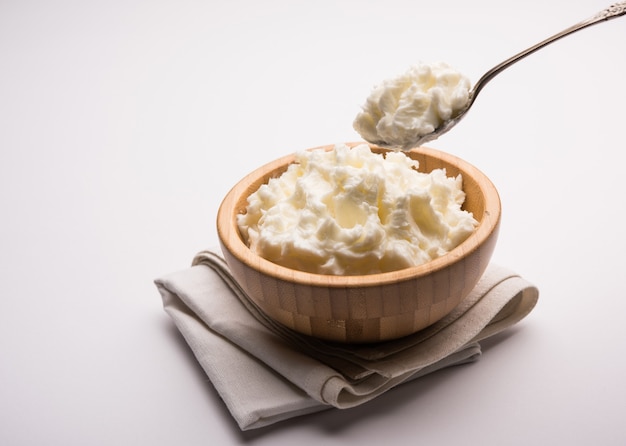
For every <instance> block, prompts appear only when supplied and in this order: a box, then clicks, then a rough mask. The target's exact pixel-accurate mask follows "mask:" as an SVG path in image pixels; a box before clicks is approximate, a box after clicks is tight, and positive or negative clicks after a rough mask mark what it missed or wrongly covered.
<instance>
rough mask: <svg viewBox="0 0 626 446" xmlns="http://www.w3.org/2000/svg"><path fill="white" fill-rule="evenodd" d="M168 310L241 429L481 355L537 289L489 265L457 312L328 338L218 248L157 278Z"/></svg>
mask: <svg viewBox="0 0 626 446" xmlns="http://www.w3.org/2000/svg"><path fill="white" fill-rule="evenodd" d="M155 284H156V286H157V288H158V290H159V292H160V294H161V297H162V299H163V306H164V309H165V311H166V312H167V313H168V314H169V315H170V317H171V318H172V319H173V321H174V323H175V325H176V327H177V328H178V330H179V331H180V332H181V333H182V335H183V336H184V338H185V340H186V341H187V343H188V344H189V346H190V348H191V350H192V351H193V353H194V355H195V356H196V359H197V360H198V362H199V363H200V364H201V366H202V368H203V369H204V371H205V373H206V374H207V376H208V377H209V379H210V380H211V382H212V383H213V385H214V387H215V388H216V390H217V392H218V393H219V395H220V397H221V398H222V400H223V401H224V403H225V404H226V406H227V407H228V409H229V411H230V412H231V414H232V416H233V417H234V418H235V420H236V421H237V423H238V425H239V427H240V429H242V430H248V429H254V428H259V427H263V426H267V425H270V424H273V423H276V422H278V421H281V420H285V419H288V418H292V417H295V416H299V415H304V414H308V413H312V412H317V411H320V410H324V409H329V408H332V407H335V408H339V409H345V408H350V407H354V406H357V405H359V404H363V403H365V402H367V401H369V400H371V399H373V398H376V397H377V396H379V395H380V394H382V393H384V392H385V391H387V390H389V389H391V388H393V387H395V386H397V385H399V384H401V383H403V382H406V381H408V380H412V379H416V378H419V377H420V376H424V375H426V374H428V373H432V372H434V371H436V370H440V369H442V368H445V367H449V366H452V365H459V364H464V363H468V362H472V361H475V360H477V359H478V358H479V357H480V355H481V349H480V344H479V342H480V341H481V340H483V339H485V338H487V337H489V336H493V335H494V334H496V333H498V332H500V331H502V330H504V329H505V328H507V327H509V326H511V325H513V324H515V323H517V322H518V321H520V320H521V319H523V318H524V317H525V316H526V315H528V313H530V311H531V310H532V309H533V308H534V306H535V304H536V303H537V299H538V297H539V292H538V290H537V288H536V287H535V286H534V285H532V284H531V283H529V282H528V281H526V280H525V279H523V278H522V277H520V276H519V275H517V274H515V273H514V272H512V271H510V270H508V269H506V268H503V267H500V266H498V265H494V264H490V265H489V266H488V268H487V270H486V272H485V274H484V275H483V277H482V278H481V279H480V281H479V282H478V284H477V285H476V287H475V288H474V290H473V291H472V292H471V293H470V295H469V296H467V297H466V298H465V299H464V300H463V301H462V302H461V303H460V304H459V305H458V306H457V307H456V308H455V309H454V310H453V311H452V312H451V313H450V314H449V315H447V316H446V317H445V318H443V319H442V320H440V321H439V322H437V323H435V324H433V325H431V326H429V327H427V328H425V329H423V330H421V331H419V332H418V333H415V334H413V335H410V336H406V337H404V338H401V339H398V340H392V341H386V342H381V343H376V344H367V345H353V344H339V343H332V342H326V341H322V340H318V339H314V338H311V337H308V336H304V335H301V334H299V333H296V332H294V331H292V330H290V329H288V328H286V327H284V326H282V325H280V324H277V323H275V322H274V321H273V320H271V319H269V318H267V317H266V316H265V315H264V313H262V312H261V311H260V310H259V309H258V308H257V307H256V305H255V304H254V303H253V302H252V301H251V300H250V299H249V298H248V296H247V295H246V294H245V292H244V291H243V290H242V289H241V287H240V286H239V285H238V284H237V282H236V281H235V279H234V278H233V277H232V275H231V274H230V271H229V269H228V266H227V265H226V262H225V261H224V260H223V258H222V257H221V256H220V255H219V254H218V253H217V252H215V251H210V250H209V251H202V252H200V253H198V254H197V255H196V257H195V258H194V260H193V262H192V266H191V267H190V268H188V269H185V270H182V271H178V272H175V273H172V274H168V275H165V276H163V277H161V278H158V279H156V280H155Z"/></svg>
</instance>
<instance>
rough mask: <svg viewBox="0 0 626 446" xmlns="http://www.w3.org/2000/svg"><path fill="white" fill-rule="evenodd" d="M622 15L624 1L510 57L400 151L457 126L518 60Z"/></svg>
mask: <svg viewBox="0 0 626 446" xmlns="http://www.w3.org/2000/svg"><path fill="white" fill-rule="evenodd" d="M624 14H626V1H623V2H618V3H615V4H613V5H611V6H609V7H608V8H606V9H604V10H602V11H601V12H599V13H597V14H596V15H594V16H593V17H590V18H588V19H586V20H583V21H582V22H579V23H577V24H575V25H572V26H570V27H569V28H567V29H564V30H563V31H561V32H560V33H557V34H555V35H553V36H552V37H548V38H547V39H545V40H543V41H541V42H539V43H537V44H536V45H534V46H531V47H530V48H528V49H526V50H524V51H522V52H520V53H518V54H516V55H515V56H512V57H510V58H508V59H507V60H505V61H503V62H501V63H499V64H498V65H496V66H495V67H493V68H492V69H491V70H489V71H487V72H486V73H485V74H484V75H483V77H481V78H480V79H479V80H478V82H476V84H475V85H474V87H473V88H472V90H471V91H470V94H469V100H468V102H467V104H466V105H465V107H464V108H463V109H461V110H460V111H459V112H458V113H457V114H456V115H455V116H454V117H452V118H450V119H448V120H446V121H444V122H443V123H442V124H441V125H440V126H439V127H437V128H436V129H435V130H434V131H433V132H432V133H428V134H426V135H422V136H420V138H419V139H417V140H413V141H411V144H410V147H402V149H403V150H408V149H410V148H411V147H418V146H420V145H422V144H424V143H425V142H428V141H432V140H434V139H437V138H438V137H439V136H441V135H442V134H444V133H446V132H447V131H449V130H450V129H451V128H452V127H454V126H455V125H456V124H458V123H459V121H460V120H461V119H462V118H463V117H464V116H465V115H466V114H467V112H468V111H469V109H470V108H471V107H472V104H474V101H475V100H476V96H478V93H480V91H481V90H482V89H483V87H484V86H485V85H487V83H488V82H489V81H490V80H491V79H493V78H494V77H495V76H497V75H498V74H500V73H501V72H502V71H504V70H505V69H506V68H508V67H510V66H511V65H513V64H514V63H516V62H519V61H520V60H522V59H523V58H525V57H526V56H528V55H530V54H532V53H534V52H535V51H537V50H540V49H541V48H543V47H545V46H547V45H549V44H551V43H552V42H555V41H557V40H559V39H561V38H562V37H565V36H569V35H570V34H573V33H575V32H576V31H580V30H581V29H584V28H587V27H589V26H591V25H595V24H597V23H600V22H604V21H607V20H611V19H614V18H617V17H619V16H622V15H624ZM376 144H378V145H380V146H388V145H387V144H385V142H384V141H376ZM394 148H397V147H394Z"/></svg>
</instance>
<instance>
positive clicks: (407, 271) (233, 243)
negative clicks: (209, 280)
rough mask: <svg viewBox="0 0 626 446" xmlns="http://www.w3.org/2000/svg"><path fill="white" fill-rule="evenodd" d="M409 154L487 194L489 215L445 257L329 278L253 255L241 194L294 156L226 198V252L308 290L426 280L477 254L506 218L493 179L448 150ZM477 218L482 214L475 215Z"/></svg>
mask: <svg viewBox="0 0 626 446" xmlns="http://www.w3.org/2000/svg"><path fill="white" fill-rule="evenodd" d="M340 144H345V145H347V146H349V147H354V146H357V145H361V144H368V145H369V146H370V148H372V149H375V150H379V151H383V152H385V151H388V149H385V148H382V147H379V146H376V145H375V144H369V143H366V142H363V141H360V142H347V143H340ZM335 145H336V144H329V145H323V146H318V147H313V148H310V149H307V150H316V149H325V150H331V149H332V148H333V147H334V146H335ZM410 152H416V153H420V154H423V155H425V156H429V157H434V158H439V159H441V160H443V161H444V162H446V163H448V164H453V165H457V166H458V167H459V169H460V170H462V171H464V172H467V173H469V174H470V175H471V176H472V178H474V179H475V180H476V181H477V182H478V183H479V184H481V190H482V192H483V194H484V212H483V215H482V216H481V218H480V220H479V224H478V227H477V228H476V229H475V230H474V232H472V234H470V236H469V237H468V238H467V239H465V240H464V241H463V242H462V243H461V244H459V245H458V246H457V247H456V248H454V249H452V250H450V251H449V252H447V253H446V254H444V255H442V256H440V257H438V258H436V259H433V260H431V261H428V262H426V263H423V264H420V265H416V266H411V267H408V268H403V269H400V270H395V271H388V272H384V273H374V274H364V275H346V276H342V275H329V274H316V273H311V272H307V271H300V270H295V269H291V268H288V267H285V266H282V265H279V264H276V263H273V262H271V261H269V260H267V259H265V258H263V257H261V256H260V255H258V254H256V253H254V252H253V251H252V250H251V249H250V248H249V247H248V246H247V245H246V243H245V242H244V241H243V238H242V236H241V234H240V232H239V228H238V226H237V218H236V216H237V213H238V212H237V210H236V209H235V205H236V203H237V202H238V200H239V197H240V196H241V195H242V194H246V195H250V194H251V193H253V192H254V190H253V189H252V186H253V185H254V183H256V182H257V181H258V179H259V178H260V177H263V176H267V175H268V174H269V173H270V172H273V171H275V170H276V169H278V168H281V167H282V166H285V165H287V164H290V163H292V162H293V161H294V160H295V153H291V154H289V155H286V156H283V157H280V158H278V159H275V160H274V161H271V162H269V163H267V164H264V165H263V166H261V167H259V168H257V169H255V170H253V171H252V172H250V173H249V174H248V175H246V176H245V177H244V178H242V179H241V180H240V181H239V182H237V183H236V184H235V185H234V186H233V187H232V188H231V189H230V191H229V192H228V193H227V194H226V195H225V197H224V199H223V200H222V203H221V204H220V207H219V209H218V212H217V232H218V238H219V240H220V243H221V244H222V248H223V249H224V248H225V249H226V250H228V253H229V254H230V255H232V256H234V257H235V259H237V260H238V261H239V262H241V263H243V264H244V265H246V266H248V267H250V268H252V269H254V270H256V271H258V272H259V273H262V274H265V275H267V276H270V277H273V278H275V279H279V280H282V281H285V282H290V283H297V284H302V285H306V286H318V287H335V288H354V287H370V286H381V285H386V284H392V283H398V282H402V281H405V280H410V279H416V278H419V277H423V276H426V275H429V274H432V273H433V272H436V271H439V270H441V269H443V268H446V267H447V266H449V265H450V264H452V263H455V262H457V261H459V260H462V259H464V258H466V257H467V256H469V255H470V254H472V253H473V252H474V251H476V250H477V249H478V248H479V247H480V246H481V245H482V243H483V242H485V241H486V240H487V239H488V238H489V237H491V235H492V234H493V232H494V231H496V230H497V229H498V226H499V223H500V219H501V203H500V196H499V194H498V191H497V189H496V187H495V186H494V184H493V183H492V181H491V180H490V179H489V178H488V177H487V176H486V175H485V174H484V173H483V172H482V171H480V170H479V169H477V168H476V167H475V166H474V165H472V164H471V163H469V162H467V161H465V160H463V159H461V158H459V157H457V156H455V155H452V154H450V153H447V152H443V151H440V150H437V149H433V148H430V147H425V146H421V147H417V148H414V149H411V150H410ZM475 217H476V218H477V216H475Z"/></svg>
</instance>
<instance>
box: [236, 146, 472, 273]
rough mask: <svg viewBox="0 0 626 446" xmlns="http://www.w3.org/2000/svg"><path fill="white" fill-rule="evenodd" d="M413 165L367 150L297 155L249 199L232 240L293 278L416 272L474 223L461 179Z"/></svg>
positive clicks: (340, 148) (393, 154)
mask: <svg viewBox="0 0 626 446" xmlns="http://www.w3.org/2000/svg"><path fill="white" fill-rule="evenodd" d="M417 166H418V164H417V162H416V161H413V160H411V159H410V158H409V157H408V156H406V155H405V154H404V153H402V152H390V153H387V155H386V157H383V156H382V155H380V154H375V153H373V152H371V150H370V148H369V146H368V145H367V144H363V145H360V146H357V147H355V148H353V149H350V148H348V147H347V146H346V145H343V144H341V145H337V146H336V147H335V148H334V149H333V150H331V151H324V150H323V149H318V150H314V151H306V152H300V153H297V154H296V162H295V163H294V164H291V165H290V166H289V167H288V169H287V171H286V172H285V173H283V174H282V175H281V176H280V177H278V178H273V179H271V180H270V181H269V182H268V183H267V184H264V185H262V186H261V187H260V188H259V189H258V191H256V192H254V193H253V194H251V195H250V196H249V197H248V206H247V209H246V213H245V214H241V215H239V216H238V225H239V229H240V232H241V234H242V236H243V237H244V239H245V240H246V241H247V243H248V245H249V246H250V249H252V250H253V251H255V252H256V253H258V254H259V255H260V256H262V257H264V258H266V259H268V260H270V261H272V262H274V263H277V264H279V265H283V266H286V267H289V268H293V269H297V270H301V271H308V272H313V273H319V274H334V275H357V274H371V273H378V272H387V271H394V270H399V269H402V268H406V267H409V266H414V265H419V264H422V263H424V262H427V261H429V260H432V259H434V258H437V257H439V256H441V255H443V254H445V253H446V252H448V251H450V250H451V249H453V248H454V247H456V246H457V245H459V244H460V243H461V242H462V241H464V240H465V239H466V238H467V237H468V236H469V234H470V233H471V232H472V231H473V230H474V228H475V227H476V225H477V222H476V220H475V219H474V218H473V216H472V214H471V213H468V212H466V211H464V210H462V209H461V206H462V204H463V202H464V200H465V194H464V192H463V190H462V179H461V176H460V175H459V176H458V177H456V178H451V177H447V176H446V173H445V171H444V170H435V171H433V172H431V173H429V174H425V173H420V172H417V170H416V168H417Z"/></svg>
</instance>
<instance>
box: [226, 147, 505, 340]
mask: <svg viewBox="0 0 626 446" xmlns="http://www.w3.org/2000/svg"><path fill="white" fill-rule="evenodd" d="M357 144H362V143H349V144H348V145H349V146H351V147H353V146H355V145H357ZM333 146H334V145H329V146H324V147H323V148H325V149H326V150H330V149H332V147H333ZM371 148H372V151H374V152H378V153H381V152H385V151H386V149H382V148H379V147H376V146H371ZM407 154H408V156H410V157H411V158H413V159H415V160H417V161H418V162H419V166H420V167H419V170H420V171H423V172H430V171H432V170H434V169H438V168H445V169H446V172H447V174H448V176H456V175H457V174H459V173H460V174H462V176H463V189H464V191H465V194H466V199H465V204H464V206H463V208H464V209H466V210H468V211H470V212H472V213H473V214H474V218H476V220H478V222H479V224H478V226H477V228H476V229H475V231H474V232H473V233H472V234H471V235H470V236H469V237H468V238H467V239H466V240H465V241H464V242H463V243H461V245H459V246H458V247H456V248H455V249H453V250H452V251H450V252H449V253H447V254H445V255H443V256H441V257H439V258H437V259H435V260H432V261H430V262H428V263H425V264H422V265H419V266H414V267H410V268H406V269H402V270H398V271H392V272H386V273H380V274H370V275H360V276H333V275H322V274H312V273H307V272H302V271H297V270H293V269H289V268H286V267H283V266H279V265H277V264H275V263H272V262H270V261H268V260H266V259H264V258H261V257H260V256H259V255H257V254H255V253H254V252H252V251H251V250H250V249H249V248H248V247H247V245H246V244H245V243H244V241H243V239H242V236H241V234H240V232H239V229H238V227H237V221H236V220H237V219H236V216H237V214H240V213H243V212H245V208H246V205H247V201H246V200H247V198H248V196H249V195H250V194H252V193H253V192H255V191H256V190H257V189H258V188H259V186H260V185H261V184H263V183H266V182H267V181H268V180H269V179H270V178H272V177H277V176H280V174H282V173H283V172H284V171H285V170H286V168H287V166H288V165H289V164H290V163H292V162H293V161H294V156H293V155H289V156H285V157H283V158H280V159H277V160H275V161H273V162H271V163H269V164H266V165H265V166H263V167H260V168H259V169H257V170H255V171H254V172H252V173H251V174H249V175H248V176H246V177H245V178H243V179H242V180H241V181H240V182H239V183H238V184H236V185H235V186H234V187H233V188H232V189H231V190H230V192H228V194H227V195H226V197H225V198H224V200H223V202H222V204H221V206H220V208H219V211H218V215H217V232H218V236H219V240H220V244H221V247H222V250H223V254H224V256H225V259H226V262H227V263H228V266H229V267H230V269H231V271H232V274H233V276H234V277H235V279H236V280H237V281H238V283H239V284H240V286H241V287H242V288H243V289H244V291H245V292H246V293H247V294H248V295H249V297H250V299H252V300H253V301H254V302H255V303H256V304H257V305H258V307H259V308H260V309H261V310H262V311H263V312H264V313H266V314H267V315H268V316H269V317H270V318H272V319H274V320H275V321H277V322H279V323H281V324H283V325H284V326H286V327H289V328H291V329H292V330H295V331H296V332H299V333H302V334H305V335H309V336H312V337H315V338H320V339H324V340H328V341H337V342H343V343H371V342H380V341H386V340H391V339H396V338H399V337H402V336H406V335H409V334H412V333H415V332H417V331H419V330H421V329H423V328H425V327H427V326H429V325H431V324H433V323H435V322H437V321H438V320H440V319H441V318H443V317H444V316H445V315H447V314H448V313H449V312H450V311H452V309H454V308H455V307H456V306H457V305H458V304H459V303H460V302H461V300H462V299H463V298H465V296H467V294H468V293H469V292H470V291H471V290H472V288H473V287H474V286H475V285H476V283H477V282H478V279H479V278H480V277H481V275H482V274H483V272H484V271H485V269H486V267H487V264H488V263H489V261H490V258H491V255H492V253H493V250H494V247H495V244H496V240H497V237H498V228H499V225H500V210H501V208H500V197H499V196H498V192H497V190H496V188H495V187H494V185H493V184H492V183H491V181H490V180H489V179H488V178H487V177H486V176H485V175H484V174H483V173H481V172H480V171H479V170H478V169H476V168H475V167H473V166H472V165H470V164H468V163H467V162H465V161H463V160H461V159H459V158H457V157H455V156H453V155H449V154H447V153H443V152H440V151H437V150H434V149H430V148H426V147H420V148H417V149H413V150H411V151H408V152H407Z"/></svg>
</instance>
